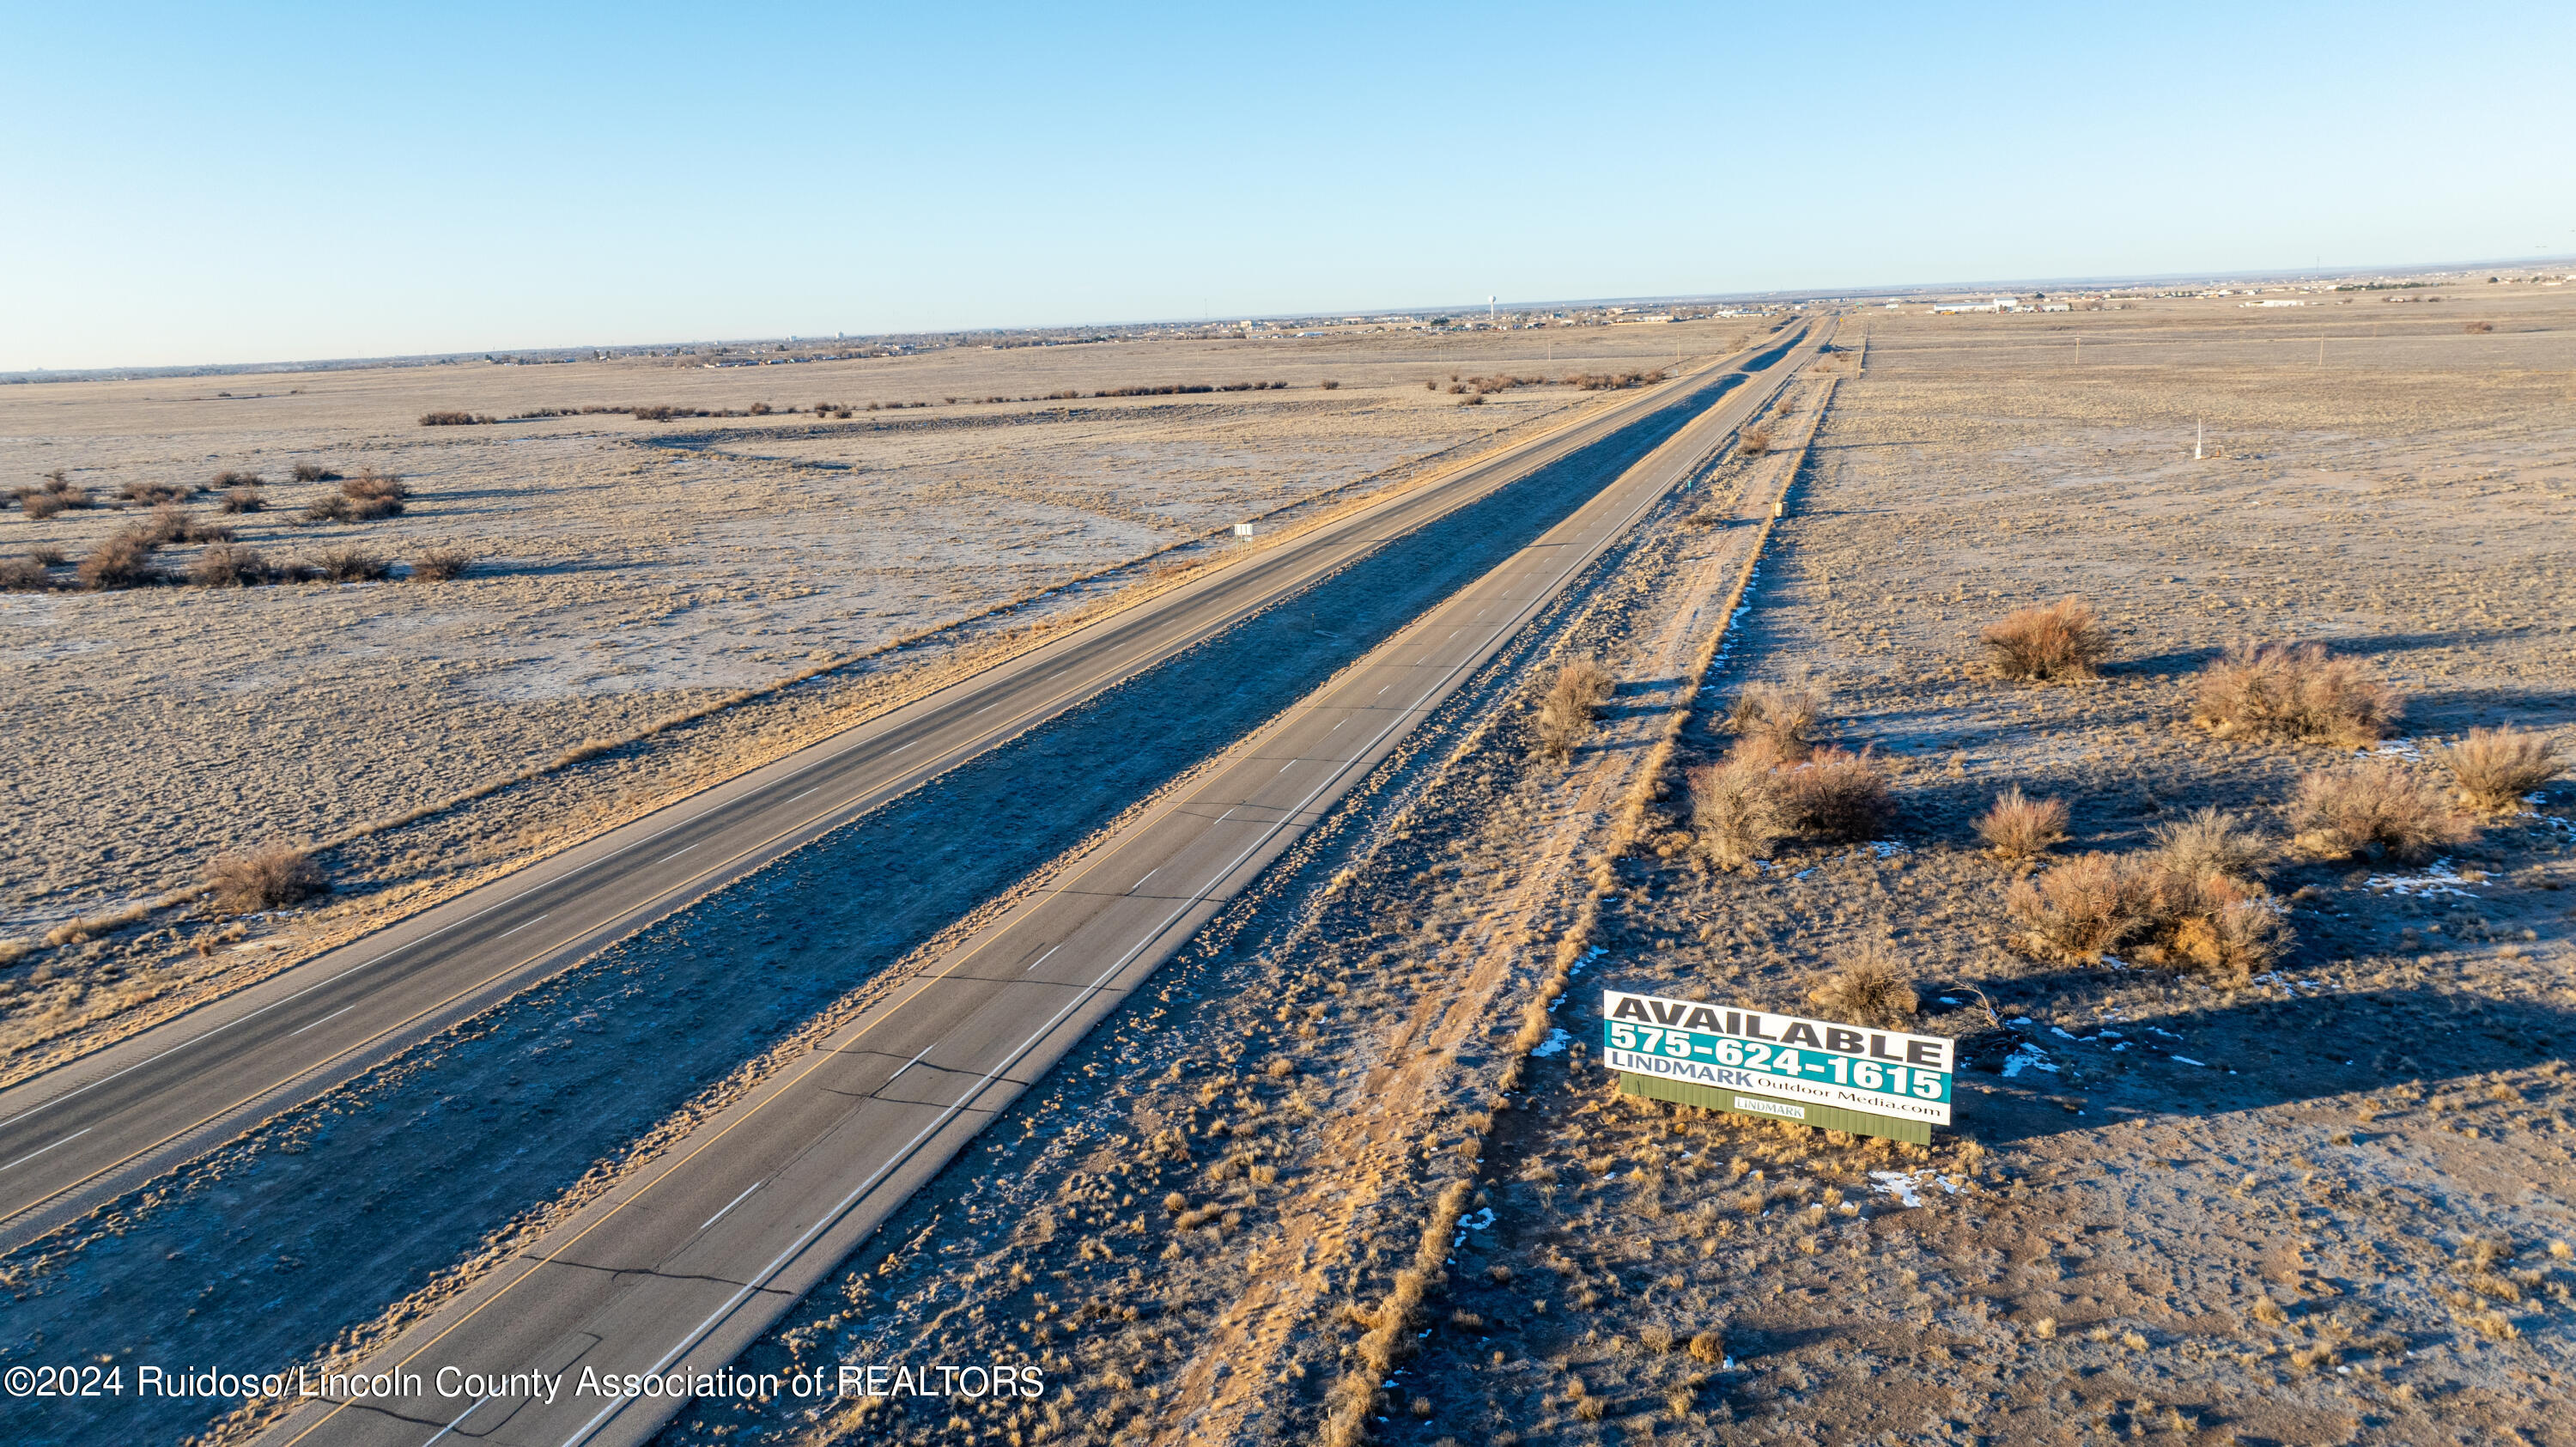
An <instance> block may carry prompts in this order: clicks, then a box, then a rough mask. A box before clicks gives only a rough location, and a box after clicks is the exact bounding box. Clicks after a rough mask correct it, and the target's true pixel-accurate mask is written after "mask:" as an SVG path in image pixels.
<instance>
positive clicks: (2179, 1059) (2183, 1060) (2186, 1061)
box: [2165, 1055, 2209, 1070]
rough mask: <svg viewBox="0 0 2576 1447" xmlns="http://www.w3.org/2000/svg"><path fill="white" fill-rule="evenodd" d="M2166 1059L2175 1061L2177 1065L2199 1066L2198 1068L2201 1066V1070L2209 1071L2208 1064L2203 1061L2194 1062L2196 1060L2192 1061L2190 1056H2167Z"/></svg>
mask: <svg viewBox="0 0 2576 1447" xmlns="http://www.w3.org/2000/svg"><path fill="white" fill-rule="evenodd" d="M2165 1058H2166V1059H2168V1060H2172V1061H2175V1062H2177V1063H2179V1064H2183V1065H2198V1066H2200V1068H2201V1069H2203V1070H2207V1069H2208V1068H2209V1066H2208V1065H2207V1064H2206V1063H2204V1062H2202V1061H2198V1060H2194V1059H2192V1058H2191V1057H2190V1056H2188V1055H2168V1056H2166V1057H2165Z"/></svg>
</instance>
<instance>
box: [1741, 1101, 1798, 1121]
mask: <svg viewBox="0 0 2576 1447" xmlns="http://www.w3.org/2000/svg"><path fill="white" fill-rule="evenodd" d="M1735 1108H1736V1109H1737V1110H1750V1111H1758V1112H1760V1113H1761V1114H1763V1115H1781V1116H1787V1117H1788V1118H1789V1119H1791V1120H1805V1119H1806V1118H1807V1108H1806V1107H1805V1106H1803V1105H1782V1104H1781V1103H1780V1102H1778V1101H1776V1100H1755V1099H1754V1098H1753V1097H1752V1096H1749V1095H1739V1096H1737V1097H1736V1098H1735Z"/></svg>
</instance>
